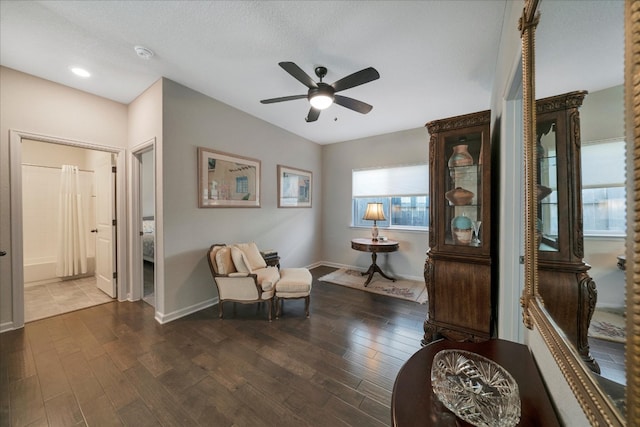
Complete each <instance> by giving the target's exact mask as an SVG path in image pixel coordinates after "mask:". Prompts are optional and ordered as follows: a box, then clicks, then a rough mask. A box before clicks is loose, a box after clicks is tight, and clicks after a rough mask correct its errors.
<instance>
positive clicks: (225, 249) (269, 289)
mask: <svg viewBox="0 0 640 427" xmlns="http://www.w3.org/2000/svg"><path fill="white" fill-rule="evenodd" d="M207 260H208V261H209V268H210V269H211V274H212V275H213V281H214V283H215V284H216V287H217V288H218V298H219V305H218V314H219V317H220V318H222V316H223V304H224V302H226V301H232V302H234V303H236V302H239V303H243V304H249V303H256V302H257V303H260V302H264V301H266V302H267V303H268V309H269V321H271V313H272V311H273V298H274V295H275V285H276V283H277V282H278V280H279V279H280V273H279V271H278V269H277V268H276V267H268V266H267V264H266V262H265V261H264V259H263V258H262V255H261V254H260V251H259V250H258V247H257V246H256V244H255V243H241V244H236V245H232V246H227V245H226V244H224V243H219V244H215V245H212V246H211V247H210V248H209V251H208V252H207Z"/></svg>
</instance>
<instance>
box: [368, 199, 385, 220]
mask: <svg viewBox="0 0 640 427" xmlns="http://www.w3.org/2000/svg"><path fill="white" fill-rule="evenodd" d="M362 219H365V220H368V221H384V220H386V219H387V218H385V216H384V209H383V208H382V203H367V211H366V212H365V213H364V217H362Z"/></svg>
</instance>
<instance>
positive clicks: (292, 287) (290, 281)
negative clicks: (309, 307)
mask: <svg viewBox="0 0 640 427" xmlns="http://www.w3.org/2000/svg"><path fill="white" fill-rule="evenodd" d="M311 282H312V277H311V273H310V272H309V270H307V269H306V268H283V269H282V270H281V271H280V280H278V283H276V292H277V294H276V295H278V296H281V297H284V298H287V297H292V296H304V295H308V294H309V292H311Z"/></svg>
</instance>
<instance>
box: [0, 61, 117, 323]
mask: <svg viewBox="0 0 640 427" xmlns="http://www.w3.org/2000/svg"><path fill="white" fill-rule="evenodd" d="M0 117H1V118H2V119H1V120H0V248H1V249H2V250H5V251H8V255H7V256H4V257H0V278H1V280H0V329H5V328H11V324H12V322H13V313H12V282H11V256H12V254H11V251H10V247H11V240H10V238H11V223H12V218H11V211H10V209H11V201H10V184H11V182H10V175H9V173H10V168H9V163H10V157H9V130H18V131H23V132H30V133H35V134H39V135H47V136H53V137H58V138H65V139H71V140H76V141H82V142H87V143H92V144H98V145H103V146H109V147H126V143H127V106H126V105H124V104H120V103H117V102H114V101H110V100H108V99H105V98H101V97H98V96H95V95H90V94H88V93H85V92H81V91H79V90H75V89H70V88H68V87H66V86H62V85H59V84H56V83H52V82H50V81H47V80H43V79H39V78H37V77H34V76H31V75H28V74H24V73H21V72H19V71H16V70H13V69H10V68H6V67H0Z"/></svg>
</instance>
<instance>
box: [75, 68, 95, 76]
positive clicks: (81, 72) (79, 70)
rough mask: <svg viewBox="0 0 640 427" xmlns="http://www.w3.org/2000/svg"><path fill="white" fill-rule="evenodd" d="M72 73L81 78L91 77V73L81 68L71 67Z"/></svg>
mask: <svg viewBox="0 0 640 427" xmlns="http://www.w3.org/2000/svg"><path fill="white" fill-rule="evenodd" d="M71 72H72V73H73V74H75V75H76V76H80V77H84V78H87V77H91V73H90V72H88V71H87V70H85V69H84V68H80V67H71Z"/></svg>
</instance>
